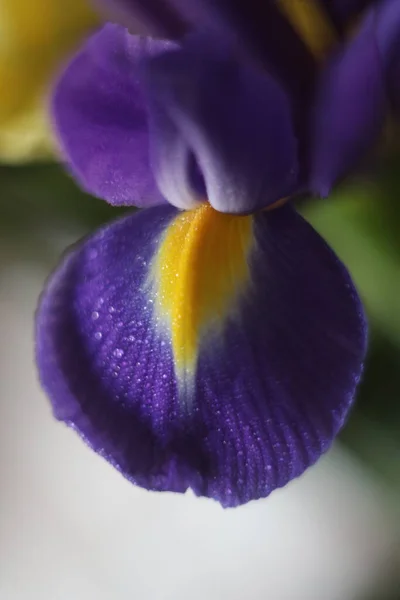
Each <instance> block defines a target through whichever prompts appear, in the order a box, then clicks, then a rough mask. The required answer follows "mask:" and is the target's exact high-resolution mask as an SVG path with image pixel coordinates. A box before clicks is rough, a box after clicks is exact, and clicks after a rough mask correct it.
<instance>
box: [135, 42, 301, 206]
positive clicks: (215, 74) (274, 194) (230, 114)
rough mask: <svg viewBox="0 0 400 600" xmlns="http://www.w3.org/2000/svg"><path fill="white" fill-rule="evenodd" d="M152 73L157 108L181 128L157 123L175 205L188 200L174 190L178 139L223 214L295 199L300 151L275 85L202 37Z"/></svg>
mask: <svg viewBox="0 0 400 600" xmlns="http://www.w3.org/2000/svg"><path fill="white" fill-rule="evenodd" d="M147 67H148V68H147V71H148V79H149V89H150V94H149V95H150V97H151V98H152V100H153V104H154V105H155V106H158V107H159V108H160V109H162V110H163V111H164V113H165V115H166V116H167V117H169V119H170V122H171V123H173V124H174V125H175V127H176V136H171V135H169V134H168V133H167V134H165V132H164V129H163V126H162V125H163V124H162V122H161V121H160V120H158V121H157V120H154V121H153V127H154V132H153V135H152V140H153V143H154V150H153V151H154V155H155V156H157V160H155V164H157V174H156V176H157V181H158V184H159V187H160V189H161V191H162V192H163V193H164V195H165V196H166V197H167V198H168V200H169V202H170V203H171V204H175V205H177V206H180V207H181V206H187V205H186V204H185V202H182V201H180V196H185V193H184V192H183V193H182V192H180V190H179V189H178V188H176V191H174V183H173V182H172V183H171V176H170V174H171V173H174V168H175V166H174V164H173V161H171V159H170V156H172V157H173V156H174V154H175V152H174V144H173V140H174V139H176V137H177V136H178V137H180V138H181V139H182V140H184V141H185V142H186V143H187V146H188V148H189V149H190V150H191V152H192V153H193V156H194V158H195V161H196V162H197V165H198V166H199V169H200V171H201V173H202V175H203V177H204V185H205V193H206V195H207V198H208V200H209V202H210V204H211V205H212V206H213V207H214V208H215V209H217V210H218V211H221V212H226V213H248V212H251V211H254V210H256V209H258V208H262V207H265V206H267V205H269V204H271V203H273V202H276V201H277V200H279V199H280V198H282V197H284V196H286V195H288V194H289V193H291V192H292V191H293V189H294V187H295V185H296V182H297V147H296V141H295V138H294V133H293V130H292V126H291V113H290V106H289V103H288V100H287V98H286V96H285V94H284V93H283V91H282V90H281V88H280V87H279V85H278V84H277V83H276V82H275V81H274V80H273V78H272V77H270V76H269V75H268V74H266V73H265V74H262V73H259V72H258V71H256V70H253V69H252V68H251V67H250V66H244V65H242V64H240V63H239V62H238V61H237V60H236V59H235V57H234V55H233V51H232V49H230V48H229V49H228V48H225V47H223V45H222V44H221V43H220V41H219V42H217V41H216V40H215V39H214V38H208V37H203V36H196V37H193V38H191V39H189V40H187V42H186V43H185V44H184V45H183V46H182V49H181V50H177V51H174V52H169V53H165V54H163V55H160V56H158V57H156V58H153V59H151V60H150V61H149V63H148V65H147ZM154 112H155V109H154V107H153V110H151V114H154ZM186 159H187V156H186ZM180 171H181V172H183V171H184V169H180ZM186 171H187V167H186ZM175 179H177V178H175Z"/></svg>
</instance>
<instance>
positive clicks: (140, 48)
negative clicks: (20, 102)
mask: <svg viewBox="0 0 400 600" xmlns="http://www.w3.org/2000/svg"><path fill="white" fill-rule="evenodd" d="M167 47H170V44H169V43H166V42H160V41H156V40H151V39H149V38H140V37H134V36H131V35H130V34H129V33H128V32H127V31H126V30H125V29H123V28H120V27H118V26H116V25H107V26H106V27H105V28H104V29H102V30H101V31H100V32H99V33H97V34H96V35H95V36H93V37H92V38H91V39H90V40H89V41H88V42H87V44H86V46H85V47H84V48H83V50H82V51H81V52H80V53H79V54H78V55H77V56H76V58H75V59H74V60H73V61H72V62H71V63H70V65H69V66H68V67H67V69H66V70H65V72H64V73H63V74H62V75H61V77H60V80H59V82H58V85H57V87H56V90H55V93H54V99H53V114H54V120H55V127H56V131H57V133H58V136H59V139H60V143H61V146H62V150H63V152H64V154H65V157H66V159H67V161H68V163H69V165H70V167H71V169H72V171H73V173H74V175H75V176H76V177H77V179H78V181H80V183H81V185H82V186H83V187H84V188H85V189H86V190H87V191H89V192H90V193H92V194H94V195H95V196H99V197H100V198H103V199H104V200H107V202H110V204H113V205H136V206H149V205H152V204H159V203H163V202H165V200H164V199H163V198H162V196H161V194H160V192H159V190H158V188H157V186H156V184H155V181H154V177H153V173H152V169H151V165H150V159H149V141H148V117H147V109H146V105H145V102H144V98H143V95H142V91H141V87H140V80H139V72H138V71H139V68H140V65H141V62H142V60H143V58H144V57H148V56H149V55H154V54H157V53H158V52H162V51H163V50H164V49H165V48H167Z"/></svg>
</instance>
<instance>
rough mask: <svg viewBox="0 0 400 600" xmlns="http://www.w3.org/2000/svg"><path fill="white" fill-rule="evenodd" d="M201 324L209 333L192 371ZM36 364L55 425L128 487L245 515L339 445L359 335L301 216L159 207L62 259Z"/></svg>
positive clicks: (341, 283) (330, 261)
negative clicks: (244, 508)
mask: <svg viewBox="0 0 400 600" xmlns="http://www.w3.org/2000/svg"><path fill="white" fill-rule="evenodd" d="M205 224H207V225H208V226H207V227H204V226H205ZM171 236H172V237H171ZM174 236H176V238H174ZM175 241H179V243H180V245H179V247H178V248H177V244H176V243H174V242H175ZM191 252H192V254H191ZM171 258H173V259H176V262H175V261H174V260H172V261H171V260H170V259H171ZM163 260H164V263H163ZM160 261H161V262H160ZM193 261H195V264H196V269H195V270H193V268H190V267H191V266H193V264H194V263H193ZM246 265H247V266H246ZM174 269H176V275H177V277H174V278H173V277H170V275H171V276H172V274H173V272H174ZM165 270H166V272H165ZM160 285H161V288H160ZM163 285H164V288H163V287H162V286H163ZM171 286H172V288H171ZM171 289H173V290H175V292H176V294H175V295H171ZM160 292H161V293H160ZM233 292H234V294H233V296H232V293H233ZM227 293H228V296H229V297H230V296H232V297H231V298H230V300H229V298H228V296H226V294H227ZM182 294H186V296H185V295H182ZM221 295H222V296H223V297H224V298H222V300H224V301H223V302H221ZM226 300H229V301H228V302H226ZM175 301H176V302H178V304H179V303H180V304H179V306H181V308H182V311H180V310H179V311H178V312H179V313H180V318H179V319H178V318H176V319H175V317H173V318H172V320H170V316H171V315H170V314H169V310H170V309H171V310H175V308H176V304H174V302H175ZM168 303H169V304H168ZM160 307H161V308H162V307H164V311H161V312H160ZM210 307H214V312H212V311H211V312H210V310H209V309H210ZM178 308H179V307H178ZM196 315H197V317H200V321H199V323H200V322H201V323H202V322H203V321H204V319H206V320H207V323H208V324H207V323H205V325H206V326H205V327H202V329H201V331H199V332H198V333H199V334H200V337H199V339H198V340H197V342H196V347H197V351H196V352H197V361H196V364H194V363H192V364H191V366H189V368H185V369H183V370H182V369H181V367H182V364H180V365H179V364H178V362H177V360H178V359H179V355H180V354H181V356H180V358H182V356H186V358H187V357H188V356H189V355H188V354H187V353H186V352H185V347H186V350H187V349H188V348H187V344H188V343H189V342H190V343H192V342H193V329H192V328H191V327H187V325H188V324H189V323H190V322H191V323H192V324H194V323H197V321H196V318H195V316H196ZM178 316H179V315H178ZM187 319H189V321H188V320H187ZM203 324H204V323H203ZM177 331H178V332H179V331H180V333H181V334H183V337H182V336H180V337H179V336H178V342H179V343H178V345H177V344H176V341H177V338H176V335H175V334H176V333H177ZM181 342H182V343H183V347H182V346H181ZM36 352H37V361H38V366H39V372H40V378H41V381H42V384H43V386H44V389H45V390H46V392H47V393H48V395H49V397H50V399H51V402H52V405H53V409H54V413H55V415H56V417H57V418H58V419H61V420H62V421H65V422H66V423H67V424H68V425H70V426H71V427H73V428H74V429H76V430H77V431H78V432H79V433H80V434H81V435H82V437H83V438H84V440H85V441H86V442H87V443H88V444H89V445H90V446H91V447H92V448H93V449H94V450H95V451H97V452H98V453H99V454H101V455H102V456H103V457H105V458H106V459H107V460H109V461H110V462H111V463H112V464H113V465H114V466H115V467H117V468H118V469H119V470H120V471H121V472H122V473H123V474H124V475H125V476H126V477H128V478H129V479H130V480H131V481H133V482H134V483H136V484H138V485H141V486H144V487H146V488H147V489H151V490H172V491H176V492H184V491H185V490H186V489H187V488H189V487H190V488H192V489H193V490H194V491H195V493H196V494H199V495H204V496H208V497H212V498H214V499H216V500H218V501H219V502H221V503H222V504H223V505H224V506H235V505H238V504H241V503H244V502H247V501H249V500H251V499H255V498H259V497H265V496H267V495H268V494H269V493H270V492H271V491H272V490H273V489H275V488H276V487H279V486H282V485H284V484H285V483H286V482H287V481H289V480H290V479H292V478H293V477H296V476H298V475H300V474H301V473H302V472H303V471H304V469H305V468H307V466H309V465H310V464H312V463H314V462H315V461H316V460H317V459H318V457H319V456H320V455H321V453H322V452H324V451H325V450H326V449H327V448H328V447H329V445H330V443H331V442H332V439H333V437H334V436H335V434H336V433H337V431H338V430H339V429H340V427H341V426H342V425H343V422H344V420H345V418H346V416H347V414H348V410H349V408H350V406H351V404H352V401H353V398H354V392H355V387H356V384H357V382H358V380H359V378H360V373H361V365H362V359H363V356H364V352H365V322H364V317H363V312H362V308H361V305H360V301H359V299H358V297H357V294H356V292H355V290H354V288H353V286H352V283H351V280H350V278H349V276H348V274H347V272H346V270H345V269H344V267H343V266H342V264H341V263H340V262H339V261H338V259H337V258H336V257H335V256H334V254H333V253H332V251H331V250H330V249H329V248H328V247H327V246H326V244H325V243H324V242H323V241H322V240H321V238H320V237H319V236H318V235H317V234H316V233H315V232H314V230H313V229H312V228H311V227H310V226H309V225H308V224H307V223H306V222H305V221H304V220H303V219H302V218H301V217H300V216H299V215H298V214H296V213H295V212H294V211H293V210H292V209H291V207H289V206H285V207H283V208H281V209H277V210H275V211H271V212H264V213H261V214H259V215H257V216H254V217H251V216H249V217H237V216H231V215H224V214H221V213H218V212H216V211H213V209H212V208H211V207H210V206H208V205H203V206H202V207H201V208H199V209H196V210H195V211H191V212H185V213H178V212H177V211H175V210H174V209H173V208H171V207H156V208H152V209H148V210H145V211H142V212H139V213H136V214H135V215H133V216H128V217H126V218H124V219H123V220H120V221H118V222H117V223H114V224H112V225H110V226H108V227H105V228H104V229H102V230H101V231H100V232H98V233H96V234H95V235H94V236H92V237H91V238H89V239H88V240H86V241H85V242H84V243H83V244H81V245H80V246H78V247H77V248H76V249H74V250H72V251H71V253H70V254H69V255H68V256H67V257H66V258H65V259H64V261H63V262H62V264H61V266H60V267H59V269H58V270H57V271H56V273H55V274H54V275H53V276H52V278H51V279H50V281H49V283H48V286H47V289H46V291H45V292H44V295H43V297H42V300H41V304H40V307H39V310H38V315H37V348H36ZM182 352H183V353H184V354H183V355H182ZM189 358H190V356H189ZM187 366H188V365H187V364H186V367H187ZM182 377H183V379H182ZM185 382H186V383H185Z"/></svg>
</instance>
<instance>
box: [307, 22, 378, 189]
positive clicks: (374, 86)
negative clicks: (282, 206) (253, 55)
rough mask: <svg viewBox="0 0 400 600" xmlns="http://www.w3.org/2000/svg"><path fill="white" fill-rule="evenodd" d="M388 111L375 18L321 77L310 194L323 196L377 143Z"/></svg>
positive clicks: (315, 117) (316, 108)
mask: <svg viewBox="0 0 400 600" xmlns="http://www.w3.org/2000/svg"><path fill="white" fill-rule="evenodd" d="M385 107H386V94H385V87H384V78H383V69H382V64H381V60H380V56H379V51H378V47H377V43H376V37H375V21H374V13H373V12H370V13H368V15H367V16H366V18H365V20H364V22H363V24H362V26H361V29H360V31H359V33H358V34H357V35H356V37H355V39H354V40H352V41H351V42H350V43H349V45H348V46H347V47H346V48H344V49H343V50H341V51H340V53H339V54H338V55H337V56H336V57H335V58H334V59H333V60H332V62H331V63H330V64H329V65H328V66H327V67H326V69H325V70H324V71H323V72H322V76H321V80H320V82H319V87H318V92H317V98H316V105H315V107H314V121H313V135H312V137H313V140H312V142H313V143H312V171H311V188H312V190H313V191H314V192H316V193H318V194H320V195H322V196H326V195H327V194H328V193H329V191H330V189H331V187H332V185H333V184H334V183H335V181H336V180H337V179H338V178H340V177H342V176H344V175H346V174H347V172H348V171H349V170H350V169H351V168H352V167H354V166H355V165H356V164H357V162H358V161H359V160H360V159H361V158H362V157H363V155H364V154H365V152H366V151H367V150H368V149H369V148H370V147H371V145H372V144H373V142H374V141H375V140H376V139H377V137H378V135H379V133H380V131H381V129H382V125H383V121H384V115H385Z"/></svg>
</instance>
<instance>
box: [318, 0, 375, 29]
mask: <svg viewBox="0 0 400 600" xmlns="http://www.w3.org/2000/svg"><path fill="white" fill-rule="evenodd" d="M317 1H318V2H321V3H322V4H323V5H324V7H325V8H326V10H327V12H328V14H329V15H330V16H331V18H332V20H333V22H334V23H335V25H336V26H337V27H338V29H339V30H340V31H341V32H343V33H345V32H346V29H348V27H349V26H350V25H352V24H353V23H354V20H355V19H356V18H357V16H358V15H359V14H361V13H362V11H363V10H365V9H366V8H367V7H368V6H370V5H372V4H378V3H379V2H380V0H317Z"/></svg>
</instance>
